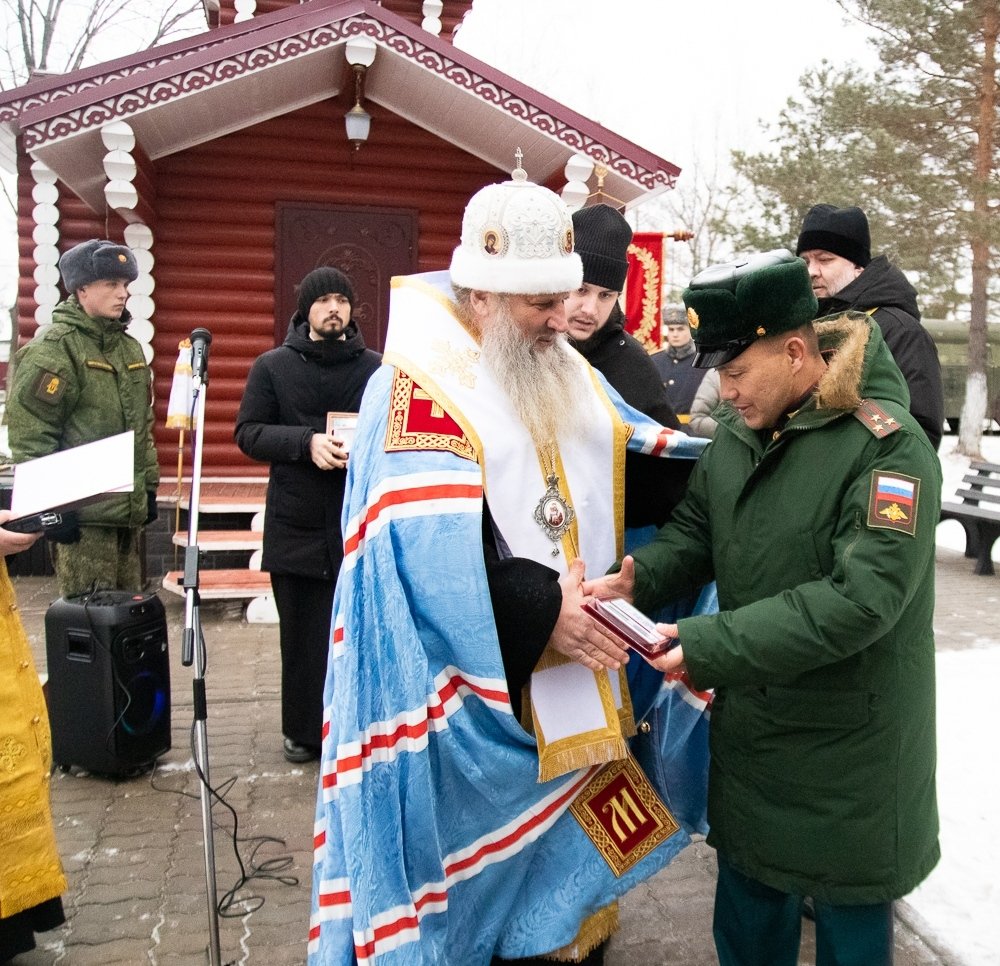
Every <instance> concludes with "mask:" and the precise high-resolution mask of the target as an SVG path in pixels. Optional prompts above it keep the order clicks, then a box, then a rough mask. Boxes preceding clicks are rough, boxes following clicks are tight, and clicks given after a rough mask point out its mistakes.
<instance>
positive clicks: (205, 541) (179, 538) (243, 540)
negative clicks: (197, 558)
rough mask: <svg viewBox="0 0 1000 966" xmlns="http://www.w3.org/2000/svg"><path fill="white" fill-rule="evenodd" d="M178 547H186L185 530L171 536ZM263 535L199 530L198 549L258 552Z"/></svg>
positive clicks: (235, 531)
mask: <svg viewBox="0 0 1000 966" xmlns="http://www.w3.org/2000/svg"><path fill="white" fill-rule="evenodd" d="M173 541H174V544H175V545H176V546H178V547H186V546H187V545H188V535H187V531H186V530H183V531H182V530H178V531H177V533H175V534H174V536H173ZM263 543H264V534H263V533H261V532H260V530H199V531H198V548H199V549H200V550H202V551H205V552H210V551H213V550H260V549H261V547H262V546H263Z"/></svg>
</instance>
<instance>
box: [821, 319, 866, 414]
mask: <svg viewBox="0 0 1000 966" xmlns="http://www.w3.org/2000/svg"><path fill="white" fill-rule="evenodd" d="M871 324H872V323H871V321H870V320H869V319H868V317H867V316H863V315H853V316H852V315H842V316H840V317H839V318H833V319H829V320H828V321H824V322H816V323H814V325H815V327H816V333H817V335H818V336H819V347H820V350H821V351H822V353H823V355H824V357H825V358H826V361H827V370H826V372H825V373H824V375H823V377H822V378H821V379H820V381H819V388H818V390H817V392H816V405H817V408H819V409H840V410H843V411H845V412H854V410H855V409H857V408H858V406H860V405H861V387H862V385H863V377H864V370H865V352H866V350H867V348H868V338H869V336H870V334H871Z"/></svg>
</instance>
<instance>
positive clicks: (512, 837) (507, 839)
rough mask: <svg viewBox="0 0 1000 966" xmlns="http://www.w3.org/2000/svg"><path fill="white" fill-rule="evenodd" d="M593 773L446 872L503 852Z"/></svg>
mask: <svg viewBox="0 0 1000 966" xmlns="http://www.w3.org/2000/svg"><path fill="white" fill-rule="evenodd" d="M593 773H594V769H590V770H589V771H588V772H587V774H586V775H585V776H584V778H583V779H581V780H580V781H579V782H578V783H576V784H574V785H571V786H570V787H569V788H568V789H567V790H566V791H565V792H563V794H562V795H560V796H559V797H558V798H556V799H553V800H552V801H551V802H549V804H548V805H547V806H546V807H545V809H544V810H543V811H541V812H539V813H538V814H537V815H532V816H531V818H529V819H528V820H527V821H526V822H523V823H522V824H521V825H519V826H518V827H517V828H516V829H514V831H513V832H510V833H509V834H508V835H505V836H504V837H503V838H502V839H497V840H496V841H495V842H489V843H487V844H486V845H484V846H483V847H482V848H480V849H479V850H477V851H476V852H474V853H473V854H472V855H470V856H468V857H467V858H464V859H459V860H458V861H457V862H453V863H452V864H451V865H449V866H446V867H445V874H446V875H453V874H454V873H456V872H460V871H462V870H463V869H467V868H469V866H471V865H474V864H475V863H477V862H479V861H480V860H481V859H483V858H484V857H485V856H487V855H492V854H493V853H494V852H502V851H503V850H504V849H506V848H508V847H509V846H511V845H513V844H514V843H515V842H516V841H517V840H518V839H521V838H523V837H524V836H525V835H526V834H527V833H528V832H530V831H532V830H533V829H534V828H536V827H537V826H538V825H540V824H542V823H543V822H545V821H546V820H547V819H548V818H549V817H550V816H551V815H552V813H553V812H554V811H556V810H557V809H559V808H561V807H562V805H563V804H564V803H565V802H566V801H567V800H568V799H571V798H573V797H574V796H575V795H576V793H577V792H578V791H579V790H580V789H581V788H582V787H583V785H584V784H586V782H587V780H588V779H589V778H590V777H591V776H592V775H593Z"/></svg>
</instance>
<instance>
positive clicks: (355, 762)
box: [322, 674, 510, 788]
mask: <svg viewBox="0 0 1000 966" xmlns="http://www.w3.org/2000/svg"><path fill="white" fill-rule="evenodd" d="M462 687H466V688H468V689H469V690H470V691H471V692H472V693H473V694H476V695H478V696H479V697H481V698H483V699H489V700H492V701H500V702H506V703H508V704H509V703H510V698H509V696H508V695H507V693H506V692H505V691H497V690H492V689H490V688H484V687H480V686H479V685H477V684H473V683H472V682H471V681H469V680H467V679H466V678H464V677H462V676H461V675H460V674H454V675H452V676H451V677H450V678H449V679H448V681H447V683H445V684H443V685H442V686H441V687H440V688H439V689H438V691H437V696H438V698H439V699H440V703H439V704H430V705H428V706H427V709H426V710H427V717H426V718H425V719H424V720H423V721H421V722H419V723H418V724H414V725H411V724H406V723H403V724H401V725H399V727H397V728H396V729H395V730H394V731H392V732H390V733H388V734H379V735H372V737H371V738H370V739H369V740H368V741H367V742H365V744H363V745H362V746H361V752H360V754H354V755H351V756H350V757H348V758H338V759H337V770H336V772H330V773H327V774H324V775H323V778H322V782H323V787H324V788H335V787H336V785H337V775H339V774H343V773H345V772H349V771H353V770H355V769H356V768H361V767H362V766H363V764H364V761H365V759H367V758H369V757H371V753H372V751H373V750H374V749H376V748H379V749H382V748H392V747H393V746H394V745H395V744H396V743H397V742H398V741H399V740H400V739H401V738H409V739H415V738H423V737H424V735H426V734H427V728H428V721H429V720H431V719H433V720H437V719H439V718H444V717H446V716H447V711H446V710H445V704H446V703H447V702H448V701H449V700H450V699H451V698H453V697H456V696H458V695H459V689H460V688H462Z"/></svg>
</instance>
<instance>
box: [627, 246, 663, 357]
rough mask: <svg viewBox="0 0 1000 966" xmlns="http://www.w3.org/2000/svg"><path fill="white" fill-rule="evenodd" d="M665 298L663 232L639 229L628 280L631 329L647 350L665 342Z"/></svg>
mask: <svg viewBox="0 0 1000 966" xmlns="http://www.w3.org/2000/svg"><path fill="white" fill-rule="evenodd" d="M662 299H663V232H659V231H639V232H636V233H635V234H634V235H633V236H632V244H631V245H629V246H628V278H627V280H626V282H625V318H626V320H627V321H626V325H625V328H626V329H627V331H629V332H631V333H632V335H634V336H635V337H636V338H637V339H638V340H639V341H640V342H641V343H642V344H643V346H645V348H646V351H647V352H653V351H655V350H656V349H659V348H660V347H661V346H662V344H663V337H662V328H661V325H660V309H661V308H662Z"/></svg>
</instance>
